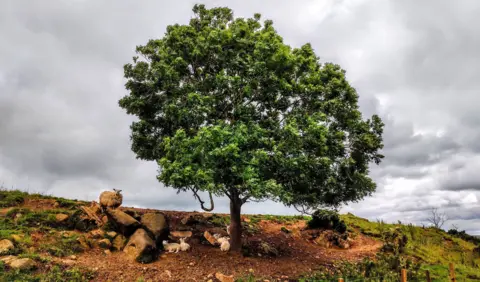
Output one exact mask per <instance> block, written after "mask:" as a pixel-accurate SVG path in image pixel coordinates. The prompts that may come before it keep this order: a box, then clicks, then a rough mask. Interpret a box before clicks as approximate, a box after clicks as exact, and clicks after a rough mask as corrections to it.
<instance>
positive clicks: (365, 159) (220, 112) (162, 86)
mask: <svg viewBox="0 0 480 282" xmlns="http://www.w3.org/2000/svg"><path fill="white" fill-rule="evenodd" d="M193 12H194V17H193V18H192V19H191V20H190V23H189V24H187V25H179V24H175V25H171V26H168V27H167V32H166V34H165V36H164V37H163V38H161V39H152V40H150V41H148V43H147V44H146V45H144V46H138V47H137V49H136V51H137V53H138V54H139V55H140V58H139V57H135V58H134V60H133V63H129V64H127V65H125V68H124V69H125V77H126V78H127V80H128V81H127V83H126V88H127V89H128V90H129V92H130V93H129V95H127V96H125V97H123V98H122V99H121V100H120V101H119V104H120V106H121V107H122V108H124V109H125V110H126V111H127V113H129V114H133V115H135V116H137V117H138V118H139V120H138V121H135V122H133V124H132V125H131V130H132V135H131V137H132V150H133V151H134V152H135V153H136V154H137V157H138V158H141V159H145V160H155V161H157V162H158V164H159V167H160V170H159V176H158V179H159V180H160V181H162V182H164V183H165V184H167V185H169V186H171V187H174V188H177V189H179V190H180V191H186V190H188V189H191V190H193V191H195V192H196V191H208V192H211V193H213V194H216V195H226V196H228V197H229V198H230V199H231V200H232V202H233V203H234V204H235V205H237V206H241V204H243V203H245V202H247V201H249V200H257V201H258V200H264V199H273V200H277V201H282V202H283V203H285V204H287V205H301V206H308V207H317V206H319V205H333V206H336V205H340V204H341V203H344V202H349V201H357V200H360V199H362V198H363V197H365V196H367V195H369V194H371V193H372V192H373V191H374V190H375V183H374V182H373V181H372V179H371V178H370V177H369V176H368V166H369V164H370V163H371V162H375V163H377V164H378V163H379V162H380V161H381V159H382V158H383V156H382V155H380V154H379V153H378V150H379V149H381V148H382V147H383V145H382V136H381V135H382V131H383V123H382V121H381V120H380V118H379V117H378V116H373V117H372V118H371V119H368V120H363V119H362V115H361V113H360V111H359V109H358V95H357V93H356V91H355V89H354V88H353V87H351V86H350V84H349V83H348V81H347V80H346V77H345V71H344V70H342V69H341V68H340V66H338V65H335V64H331V63H326V64H321V63H320V62H319V58H318V57H317V56H316V55H315V53H314V51H313V49H312V47H311V46H310V44H305V45H303V46H301V47H300V48H291V47H290V46H288V45H286V44H285V43H284V42H283V39H282V37H281V36H280V35H278V34H277V32H276V30H275V29H274V27H273V23H272V21H269V20H267V21H264V22H263V23H262V22H261V21H260V18H261V17H260V15H259V14H255V16H254V17H253V18H248V19H244V18H234V17H233V13H232V11H231V10H230V9H228V8H213V9H206V8H205V7H204V6H203V5H195V7H194V8H193Z"/></svg>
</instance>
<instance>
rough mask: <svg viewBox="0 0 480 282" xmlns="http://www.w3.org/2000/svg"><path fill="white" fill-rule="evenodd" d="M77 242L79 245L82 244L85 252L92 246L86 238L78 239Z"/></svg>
mask: <svg viewBox="0 0 480 282" xmlns="http://www.w3.org/2000/svg"><path fill="white" fill-rule="evenodd" d="M77 241H78V243H80V246H82V247H83V248H84V249H85V250H88V249H90V244H89V243H88V241H87V239H85V237H83V236H81V237H78V238H77Z"/></svg>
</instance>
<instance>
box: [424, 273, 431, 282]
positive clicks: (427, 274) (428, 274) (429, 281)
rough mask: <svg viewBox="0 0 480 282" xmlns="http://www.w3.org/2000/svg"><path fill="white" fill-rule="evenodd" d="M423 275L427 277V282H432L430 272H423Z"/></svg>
mask: <svg viewBox="0 0 480 282" xmlns="http://www.w3.org/2000/svg"><path fill="white" fill-rule="evenodd" d="M425 275H426V276H427V282H432V279H431V278H430V271H428V270H425Z"/></svg>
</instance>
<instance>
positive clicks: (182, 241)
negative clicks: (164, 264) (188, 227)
mask: <svg viewBox="0 0 480 282" xmlns="http://www.w3.org/2000/svg"><path fill="white" fill-rule="evenodd" d="M186 239H187V238H180V250H182V251H184V252H185V251H188V250H189V249H190V245H189V244H188V243H185V240H186Z"/></svg>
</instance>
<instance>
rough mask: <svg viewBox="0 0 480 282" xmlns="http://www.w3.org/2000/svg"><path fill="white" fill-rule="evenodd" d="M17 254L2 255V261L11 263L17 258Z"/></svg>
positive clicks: (0, 259)
mask: <svg viewBox="0 0 480 282" xmlns="http://www.w3.org/2000/svg"><path fill="white" fill-rule="evenodd" d="M16 259H17V257H16V256H3V257H0V261H3V262H4V263H5V264H7V265H9V264H10V263H11V262H12V261H14V260H16Z"/></svg>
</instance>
